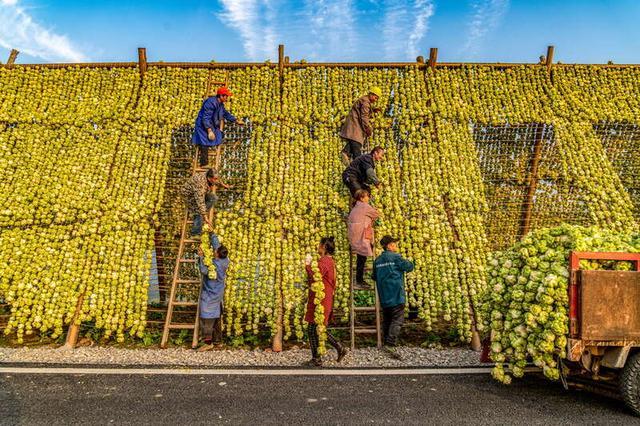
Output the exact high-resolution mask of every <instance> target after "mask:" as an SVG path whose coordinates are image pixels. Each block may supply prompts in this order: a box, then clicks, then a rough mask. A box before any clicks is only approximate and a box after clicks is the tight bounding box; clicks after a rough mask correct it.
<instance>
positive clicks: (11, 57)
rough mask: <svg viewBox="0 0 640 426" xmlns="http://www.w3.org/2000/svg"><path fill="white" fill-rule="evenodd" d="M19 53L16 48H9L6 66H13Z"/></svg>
mask: <svg viewBox="0 0 640 426" xmlns="http://www.w3.org/2000/svg"><path fill="white" fill-rule="evenodd" d="M19 53H20V52H19V51H18V50H16V49H11V52H9V59H7V67H11V66H13V64H14V63H15V62H16V58H17V57H18V54H19Z"/></svg>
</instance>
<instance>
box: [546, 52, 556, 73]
mask: <svg viewBox="0 0 640 426" xmlns="http://www.w3.org/2000/svg"><path fill="white" fill-rule="evenodd" d="M554 49H555V48H554V47H553V46H547V62H546V66H547V70H550V69H551V65H553V51H554Z"/></svg>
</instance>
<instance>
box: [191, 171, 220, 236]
mask: <svg viewBox="0 0 640 426" xmlns="http://www.w3.org/2000/svg"><path fill="white" fill-rule="evenodd" d="M218 185H220V186H222V187H223V188H226V189H229V188H230V186H229V185H227V184H226V183H224V182H223V181H222V180H220V177H219V176H218V172H217V171H216V170H215V169H209V170H207V171H206V172H196V173H194V174H193V176H191V177H190V178H189V180H187V181H186V182H185V183H184V185H183V186H182V196H183V197H184V201H185V203H186V204H187V208H188V210H189V214H190V215H191V216H192V217H193V224H192V225H191V236H198V235H200V234H202V222H203V221H204V222H205V223H206V224H207V225H209V226H211V221H210V220H209V210H211V208H212V207H213V205H214V203H215V202H216V200H217V198H218V197H217V195H216V190H217V187H218Z"/></svg>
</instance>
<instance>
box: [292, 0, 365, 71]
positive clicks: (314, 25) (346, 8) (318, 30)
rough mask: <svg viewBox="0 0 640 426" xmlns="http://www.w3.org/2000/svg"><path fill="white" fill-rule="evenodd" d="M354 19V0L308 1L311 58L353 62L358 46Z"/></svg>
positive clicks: (305, 18) (306, 11)
mask: <svg viewBox="0 0 640 426" xmlns="http://www.w3.org/2000/svg"><path fill="white" fill-rule="evenodd" d="M355 16H356V13H355V10H354V2H353V1H352V0H305V8H304V14H303V19H304V20H305V21H308V22H309V27H308V31H309V35H308V36H307V37H305V38H308V39H309V41H308V42H307V43H305V44H306V48H308V49H309V59H311V60H313V61H324V60H351V59H352V57H353V53H354V52H355V50H356V47H357V35H356V19H355Z"/></svg>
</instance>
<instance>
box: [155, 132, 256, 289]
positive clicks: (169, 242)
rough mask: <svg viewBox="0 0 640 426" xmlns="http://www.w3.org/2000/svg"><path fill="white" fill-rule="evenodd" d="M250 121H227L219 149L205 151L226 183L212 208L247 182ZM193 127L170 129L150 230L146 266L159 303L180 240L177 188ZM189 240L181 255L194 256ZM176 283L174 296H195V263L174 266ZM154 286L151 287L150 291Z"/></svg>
mask: <svg viewBox="0 0 640 426" xmlns="http://www.w3.org/2000/svg"><path fill="white" fill-rule="evenodd" d="M251 132H252V125H251V123H248V124H247V125H246V126H238V125H235V124H230V125H228V126H227V127H226V129H225V133H224V137H225V140H224V143H223V144H221V145H220V149H216V148H213V149H210V150H209V164H210V165H214V164H216V163H217V162H218V164H220V167H219V172H220V177H221V179H222V180H223V181H224V182H225V183H227V184H229V185H231V188H230V189H224V188H219V189H218V194H217V195H218V200H217V202H216V205H215V209H216V210H218V211H224V210H227V209H230V208H231V207H232V206H233V205H234V203H236V202H237V201H238V200H239V199H240V198H241V197H242V196H243V192H244V190H245V188H246V181H247V159H248V154H249V146H250V143H251ZM192 135H193V126H182V127H179V128H176V129H174V130H173V131H172V134H171V160H170V162H169V168H168V171H167V180H166V183H165V190H164V194H165V195H164V202H163V204H162V208H161V210H160V211H159V212H158V216H159V222H160V226H159V227H158V228H157V229H156V238H155V262H153V263H152V271H151V278H152V281H151V286H150V289H151V297H150V301H151V302H165V301H166V298H167V296H168V291H169V290H170V288H171V280H172V278H173V273H174V269H175V266H176V258H177V254H178V246H179V243H180V233H181V228H180V226H181V224H182V218H183V215H184V213H185V203H184V200H183V198H182V195H181V193H180V188H181V187H182V185H183V184H184V182H185V181H186V180H187V179H188V178H189V177H190V176H191V173H192V167H193V160H194V155H195V153H196V149H195V146H194V145H193V144H192V143H191V137H192ZM196 252H197V247H196V244H195V243H188V244H187V246H186V247H185V252H184V253H183V255H182V258H183V259H196ZM178 279H179V280H180V283H179V284H180V285H179V286H178V287H177V289H176V300H178V301H194V300H196V299H197V295H198V289H199V286H200V285H199V280H200V273H199V271H198V267H197V264H195V263H193V264H186V265H185V266H183V267H181V268H180V276H179V277H178ZM156 289H157V291H156Z"/></svg>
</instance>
